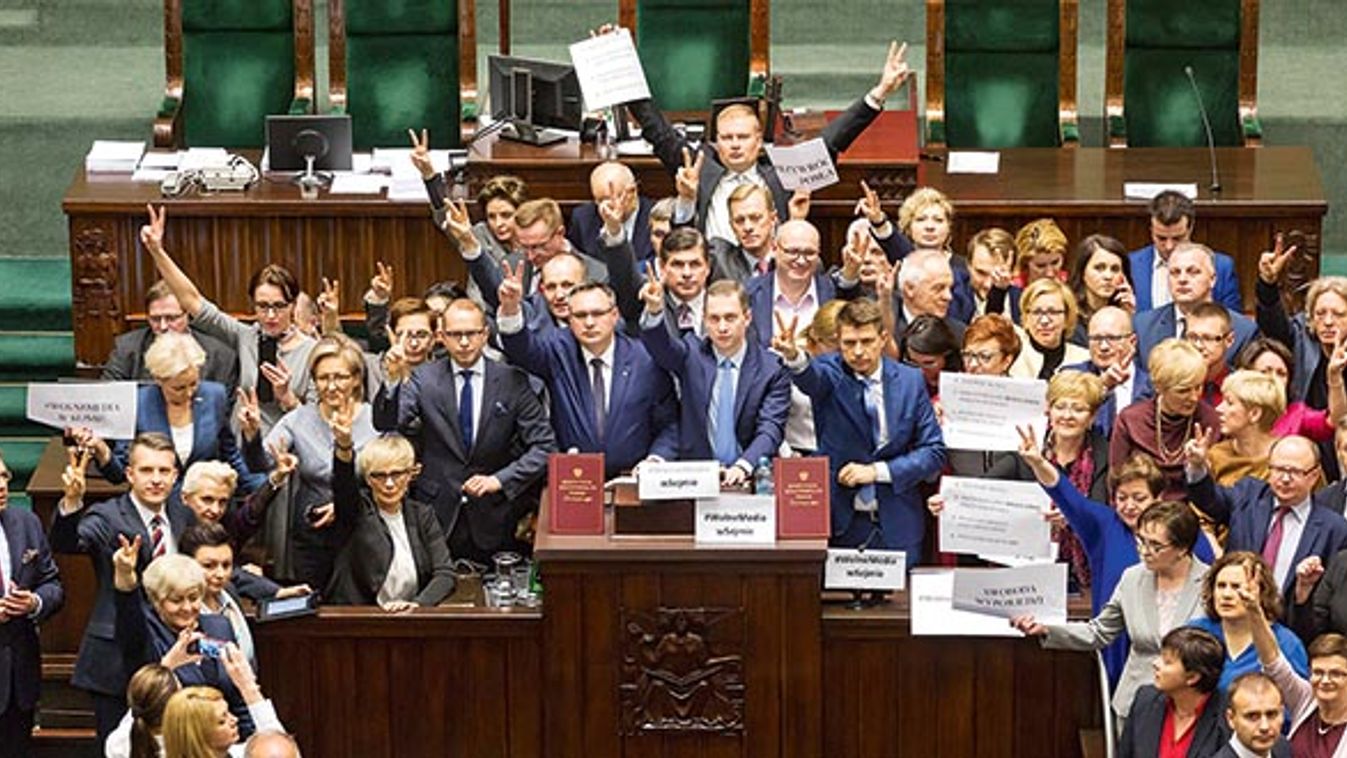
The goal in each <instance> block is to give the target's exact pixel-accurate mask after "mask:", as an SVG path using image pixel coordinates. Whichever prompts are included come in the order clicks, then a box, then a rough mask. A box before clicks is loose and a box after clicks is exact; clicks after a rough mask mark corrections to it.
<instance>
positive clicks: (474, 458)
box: [374, 299, 557, 563]
mask: <svg viewBox="0 0 1347 758" xmlns="http://www.w3.org/2000/svg"><path fill="white" fill-rule="evenodd" d="M440 340H441V341H442V342H443V343H444V346H445V350H446V351H447V352H448V354H449V356H448V357H447V358H441V359H439V360H437V361H433V362H431V363H427V364H426V365H424V366H421V367H419V368H417V369H416V370H415V371H414V372H412V374H411V375H410V376H409V377H400V378H399V381H397V382H395V383H392V384H391V386H386V387H385V389H384V391H383V392H382V393H381V394H380V396H379V397H378V398H376V399H375V403H374V426H375V428H376V429H379V430H380V431H399V432H401V433H402V434H403V435H404V436H406V437H407V438H408V439H410V440H412V441H413V443H415V444H416V446H417V448H418V452H419V456H418V457H419V459H420V460H422V461H424V462H425V464H426V465H425V467H424V468H423V470H422V472H421V475H420V476H419V477H417V479H416V481H415V482H414V483H413V484H412V492H411V497H412V499H413V500H419V501H420V502H423V503H426V504H428V505H430V506H432V507H434V508H435V514H436V516H438V517H439V520H440V526H441V527H442V528H443V529H444V533H445V535H446V536H447V537H448V540H449V552H450V553H452V554H453V555H454V556H455V557H458V558H471V559H473V560H475V561H480V562H482V563H489V562H490V560H491V556H492V555H493V554H495V553H496V552H499V551H501V550H507V549H508V550H517V549H519V548H520V545H519V544H518V542H517V541H516V540H515V536H514V535H515V525H516V524H517V523H518V522H519V520H520V519H521V518H522V517H524V516H525V515H526V514H528V513H529V512H531V511H533V510H535V509H536V508H537V507H538V492H539V485H540V484H541V482H542V478H543V477H544V476H545V475H546V473H547V455H548V454H549V453H552V452H555V451H556V449H557V446H556V439H555V437H554V436H553V433H552V427H551V426H549V425H548V423H547V414H546V412H545V411H544V409H543V406H542V403H541V401H539V399H538V396H537V395H536V394H534V392H533V390H532V388H531V387H530V386H529V380H528V375H527V374H525V373H524V372H523V371H522V370H520V369H518V368H515V367H513V366H507V365H505V364H502V363H498V362H496V361H493V360H488V359H487V358H486V357H485V356H484V355H483V354H482V351H483V348H485V347H486V341H487V328H486V314H485V313H483V312H482V309H481V308H480V307H479V306H478V305H477V304H476V303H474V302H472V301H471V300H466V299H464V300H456V301H454V302H453V303H451V304H450V305H449V307H448V308H447V309H445V312H444V320H443V322H442V325H441V327H440Z"/></svg>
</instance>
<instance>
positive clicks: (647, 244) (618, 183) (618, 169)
mask: <svg viewBox="0 0 1347 758" xmlns="http://www.w3.org/2000/svg"><path fill="white" fill-rule="evenodd" d="M589 194H590V195H591V196H592V197H593V198H594V200H593V201H592V202H588V203H582V204H581V205H578V206H576V208H575V210H573V211H571V223H570V225H569V226H568V227H567V229H566V239H568V240H570V242H571V247H573V248H575V249H576V250H581V251H583V252H584V253H585V254H586V255H588V256H590V257H591V258H597V259H599V260H602V256H601V255H600V253H601V252H602V249H603V241H602V240H601V239H600V238H599V235H600V233H601V232H602V231H603V226H604V219H603V216H602V214H601V213H599V206H600V205H601V204H602V203H604V202H605V201H608V202H609V203H611V204H613V205H614V206H615V207H617V208H618V209H619V211H620V214H621V225H622V231H623V232H624V233H625V234H626V237H627V239H628V240H629V241H630V242H631V247H632V250H633V251H634V252H635V254H636V260H638V261H648V260H650V259H651V258H653V257H654V256H655V247H654V243H653V242H652V241H651V236H650V232H651V227H650V208H651V206H653V205H654V201H652V200H651V199H650V198H648V197H645V196H644V195H640V194H638V193H637V191H636V176H635V174H632V173H631V169H630V168H627V166H626V165H624V164H622V163H618V162H617V161H607V162H605V163H600V164H599V165H597V166H595V167H594V170H593V171H591V172H589Z"/></svg>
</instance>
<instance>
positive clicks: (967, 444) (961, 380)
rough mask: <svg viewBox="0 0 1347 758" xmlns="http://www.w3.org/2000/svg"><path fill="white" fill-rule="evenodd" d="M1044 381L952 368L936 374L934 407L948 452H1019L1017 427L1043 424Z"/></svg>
mask: <svg viewBox="0 0 1347 758" xmlns="http://www.w3.org/2000/svg"><path fill="white" fill-rule="evenodd" d="M1047 396H1048V383H1047V382H1045V381H1043V380H1041V379H1012V378H1010V377H1007V376H981V375H977V374H960V373H955V372H952V371H942V372H941V373H940V407H941V409H942V410H943V413H944V418H945V423H944V424H943V425H942V426H941V427H940V430H941V432H943V433H944V435H945V447H948V448H951V449H953V450H1019V448H1020V436H1019V433H1018V432H1016V431H1015V427H1017V426H1028V425H1033V426H1034V427H1035V428H1036V429H1037V430H1038V431H1039V432H1040V433H1041V432H1043V431H1044V429H1045V427H1046V426H1047V422H1046V420H1045V419H1044V416H1043V413H1044V410H1045V409H1046V408H1047Z"/></svg>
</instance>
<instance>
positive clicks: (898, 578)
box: [823, 549, 907, 591]
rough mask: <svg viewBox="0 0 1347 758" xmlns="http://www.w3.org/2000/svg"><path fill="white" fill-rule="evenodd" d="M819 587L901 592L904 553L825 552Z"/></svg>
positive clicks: (889, 551) (904, 578) (905, 574)
mask: <svg viewBox="0 0 1347 758" xmlns="http://www.w3.org/2000/svg"><path fill="white" fill-rule="evenodd" d="M823 586H824V588H825V589H830V590H884V591H888V590H902V589H904V588H906V587H907V553H905V552H903V551H902V550H832V549H830V550H828V561H827V562H826V563H825V564H824V565H823Z"/></svg>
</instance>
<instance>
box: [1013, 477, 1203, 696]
mask: <svg viewBox="0 0 1347 758" xmlns="http://www.w3.org/2000/svg"><path fill="white" fill-rule="evenodd" d="M1199 531H1200V530H1199V528H1198V525H1197V516H1195V515H1193V512H1192V511H1191V510H1190V509H1189V508H1188V507H1187V506H1186V505H1184V504H1183V503H1177V502H1163V503H1156V504H1155V505H1152V506H1151V507H1149V508H1147V509H1146V510H1145V511H1144V512H1142V514H1141V517H1140V518H1139V519H1138V520H1137V532H1136V533H1137V538H1136V544H1137V550H1138V552H1139V553H1141V560H1142V563H1141V564H1140V565H1136V566H1132V567H1131V568H1129V569H1127V570H1126V571H1124V572H1123V574H1122V578H1121V579H1120V580H1119V581H1118V586H1117V588H1115V589H1114V590H1113V594H1112V595H1111V596H1110V597H1109V600H1108V603H1106V604H1105V605H1104V607H1103V608H1102V609H1101V610H1100V612H1099V614H1098V615H1096V616H1095V617H1094V618H1093V619H1091V620H1090V621H1088V622H1075V623H1069V624H1060V625H1059V624H1053V625H1044V624H1039V623H1037V622H1036V621H1035V620H1034V617H1033V616H1017V617H1015V618H1013V619H1011V621H1010V623H1011V626H1014V627H1015V628H1016V629H1019V630H1020V631H1021V632H1023V633H1024V634H1026V635H1028V636H1031V637H1042V638H1043V646H1044V647H1046V648H1055V649H1061V650H1100V649H1103V648H1104V647H1106V646H1108V645H1109V644H1110V643H1112V642H1113V640H1115V639H1117V638H1118V637H1119V636H1120V635H1121V634H1122V633H1123V632H1124V631H1126V632H1127V636H1128V638H1129V639H1130V640H1131V641H1132V645H1131V649H1130V650H1129V652H1128V656H1127V664H1126V665H1125V666H1124V668H1123V672H1122V677H1121V678H1120V679H1119V682H1118V687H1117V689H1116V690H1115V691H1114V693H1113V701H1112V706H1113V712H1114V713H1115V714H1116V715H1117V717H1118V718H1119V719H1126V718H1127V714H1128V711H1129V710H1131V707H1132V698H1133V696H1134V695H1135V694H1136V691H1137V689H1138V688H1139V687H1141V686H1142V685H1143V684H1146V683H1147V682H1149V681H1150V679H1151V668H1152V664H1153V663H1154V661H1155V659H1156V657H1157V656H1158V655H1159V654H1160V641H1161V639H1162V638H1163V637H1164V636H1165V634H1167V633H1168V632H1169V631H1170V630H1171V629H1174V628H1176V627H1179V626H1182V625H1184V624H1185V623H1187V622H1188V620H1189V619H1192V618H1196V617H1198V616H1200V615H1201V613H1202V605H1201V601H1202V577H1203V576H1205V575H1206V572H1207V564H1205V563H1203V562H1202V561H1199V560H1197V559H1196V558H1194V557H1193V546H1194V545H1196V544H1197V537H1198V533H1199Z"/></svg>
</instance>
